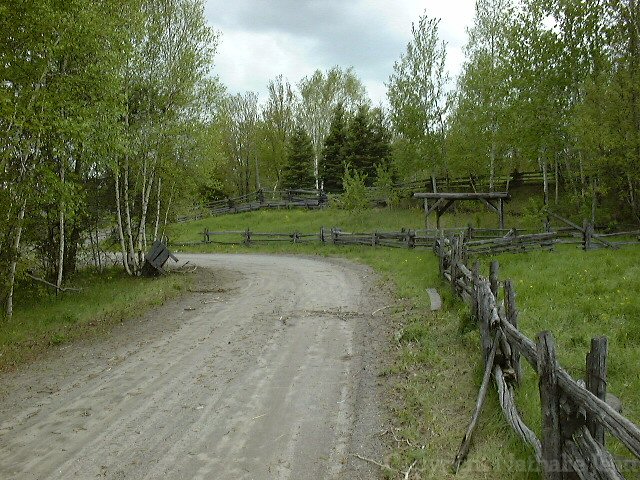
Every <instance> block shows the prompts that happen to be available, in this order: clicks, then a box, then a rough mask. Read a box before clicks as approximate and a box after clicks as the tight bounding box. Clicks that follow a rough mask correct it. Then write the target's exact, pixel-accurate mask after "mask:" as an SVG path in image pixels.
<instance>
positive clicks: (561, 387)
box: [434, 236, 640, 480]
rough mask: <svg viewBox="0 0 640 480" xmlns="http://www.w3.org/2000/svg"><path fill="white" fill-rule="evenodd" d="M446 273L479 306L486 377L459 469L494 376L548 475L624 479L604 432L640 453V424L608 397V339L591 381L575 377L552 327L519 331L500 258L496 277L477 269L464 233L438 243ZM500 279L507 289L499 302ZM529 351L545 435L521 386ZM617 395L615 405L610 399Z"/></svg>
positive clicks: (600, 341) (597, 346)
mask: <svg viewBox="0 0 640 480" xmlns="http://www.w3.org/2000/svg"><path fill="white" fill-rule="evenodd" d="M434 249H435V251H436V254H437V255H438V257H439V265H440V272H441V274H442V275H443V276H444V278H445V279H446V280H447V281H448V282H449V283H450V284H451V289H452V290H453V292H455V293H456V294H457V295H460V296H461V297H462V298H463V299H464V300H465V301H466V302H468V303H469V304H470V306H471V313H472V317H473V319H474V320H475V321H476V322H477V324H478V327H479V329H480V338H481V345H482V352H483V358H484V362H485V375H484V378H483V381H482V384H481V387H480V392H479V395H478V400H477V402H476V408H475V410H474V412H473V415H472V418H471V422H470V423H469V428H468V430H467V433H466V435H465V437H464V438H463V441H462V444H461V446H460V449H459V451H458V454H457V455H456V457H455V459H454V462H453V465H452V468H453V470H454V471H457V470H458V469H459V468H460V466H461V464H462V463H463V462H464V459H465V458H466V456H467V453H468V451H469V448H470V444H471V437H472V435H473V432H474V429H475V426H476V423H477V420H478V417H479V415H480V413H481V411H482V407H483V404H484V399H485V398H486V391H487V386H488V382H489V378H490V377H493V379H494V383H495V385H496V388H497V391H498V398H499V403H500V406H501V408H502V411H503V414H504V416H505V419H506V420H507V422H508V423H509V424H510V425H511V427H512V428H513V429H514V430H515V432H516V433H517V434H518V435H519V436H520V437H521V438H522V439H523V441H525V442H526V443H527V444H529V445H530V446H531V448H532V449H533V451H534V454H535V457H536V460H537V461H538V463H539V465H540V467H541V470H542V472H543V478H545V479H558V480H559V479H568V478H576V477H575V476H576V475H577V477H578V478H581V479H621V478H624V477H623V476H622V474H621V473H620V471H619V469H618V467H617V465H616V461H617V460H618V459H617V458H616V457H614V456H613V455H612V454H611V453H610V452H609V451H608V450H606V448H605V437H604V432H605V431H608V432H609V433H610V434H611V435H613V436H615V437H616V438H617V439H618V440H620V442H622V444H623V445H625V446H626V447H627V448H628V449H629V451H630V452H631V453H632V454H633V455H634V456H635V457H636V459H640V429H639V428H638V426H636V425H635V424H634V423H633V422H632V421H630V420H629V419H627V418H626V417H624V416H623V415H622V414H621V413H620V412H619V411H618V410H617V409H616V408H615V407H617V406H618V402H617V401H615V400H617V399H615V397H608V395H607V339H606V338H605V337H598V338H594V339H592V341H591V351H590V352H589V353H588V355H587V361H586V373H585V381H584V382H581V381H576V380H574V379H573V378H572V377H571V376H570V375H569V374H568V373H567V372H566V370H564V369H563V368H562V366H560V365H559V363H558V361H557V358H556V351H555V343H554V339H553V335H552V334H551V333H550V332H541V333H539V334H538V336H537V338H536V341H535V342H534V341H533V340H531V339H529V338H528V337H526V336H525V335H524V334H522V333H521V332H520V330H519V329H518V310H517V306H516V301H515V298H516V295H515V290H514V287H513V283H512V282H511V281H508V280H507V281H505V282H500V281H499V279H498V271H499V265H498V262H493V263H492V264H491V272H490V275H489V277H488V278H486V277H483V276H482V275H480V274H479V264H478V263H477V262H476V264H475V265H474V267H473V268H472V269H470V268H469V267H468V266H467V264H466V261H467V257H466V250H465V248H464V239H463V237H462V236H460V237H457V238H454V239H453V240H452V241H450V242H446V241H445V240H444V239H439V240H438V241H436V244H435V247H434ZM500 285H503V290H504V293H503V295H502V299H503V300H502V301H501V302H500V301H498V298H499V290H500ZM521 356H522V357H524V358H525V360H527V361H528V362H529V363H530V364H531V366H532V367H533V369H534V371H536V372H537V374H538V376H539V393H540V401H541V412H540V414H541V417H542V436H541V438H540V439H538V438H537V436H536V435H535V433H534V432H533V431H532V430H531V429H530V428H529V427H528V426H527V425H526V423H525V422H524V420H523V419H522V417H521V416H520V414H519V412H518V409H517V406H516V403H515V397H514V391H515V389H516V388H517V387H518V385H519V383H520V382H521V380H522V375H523V373H522V369H521V365H520V359H521ZM608 398H609V400H610V403H611V405H610V404H609V403H607V399H608Z"/></svg>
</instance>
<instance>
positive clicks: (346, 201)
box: [340, 166, 369, 211]
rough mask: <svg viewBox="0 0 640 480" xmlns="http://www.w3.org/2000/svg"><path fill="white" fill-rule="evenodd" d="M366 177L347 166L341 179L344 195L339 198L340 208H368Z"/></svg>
mask: <svg viewBox="0 0 640 480" xmlns="http://www.w3.org/2000/svg"><path fill="white" fill-rule="evenodd" d="M366 180H367V176H366V174H362V173H360V172H358V171H357V170H353V169H352V168H351V167H350V166H347V168H345V170H344V176H343V177H342V184H343V185H344V193H343V194H342V196H341V197H340V208H343V209H345V210H352V211H353V210H355V211H359V210H364V209H366V208H369V190H368V189H367V185H366Z"/></svg>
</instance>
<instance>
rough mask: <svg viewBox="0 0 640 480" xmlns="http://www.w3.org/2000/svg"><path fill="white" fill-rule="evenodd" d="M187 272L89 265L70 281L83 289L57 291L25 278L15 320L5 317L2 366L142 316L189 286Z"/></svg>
mask: <svg viewBox="0 0 640 480" xmlns="http://www.w3.org/2000/svg"><path fill="white" fill-rule="evenodd" d="M189 281H190V278H189V277H188V276H186V275H177V274H175V275H167V276H163V277H159V278H140V277H136V278H132V277H129V276H127V275H126V274H125V273H124V272H122V271H121V269H117V268H113V269H110V270H107V271H105V272H103V273H101V274H99V273H96V272H93V271H90V270H85V271H82V272H80V273H78V274H76V275H75V276H74V277H73V278H72V279H71V280H70V283H71V284H72V285H73V286H77V287H80V288H81V291H80V292H74V291H68V292H64V293H62V294H60V295H59V296H56V295H55V294H53V293H51V290H50V289H48V287H43V286H42V285H39V284H34V283H25V284H22V285H20V286H19V288H18V289H17V291H16V299H15V311H14V315H13V318H12V319H11V320H10V321H7V320H0V370H6V369H10V368H13V367H15V366H17V365H19V364H21V363H24V362H27V361H29V360H31V359H34V358H36V357H37V356H38V355H41V354H42V353H43V352H45V351H46V350H47V349H50V348H51V347H54V346H56V345H60V344H63V343H66V342H70V341H73V340H75V339H79V338H84V337H88V336H91V335H96V334H99V333H101V332H104V331H106V330H108V328H109V326H110V325H113V324H115V323H118V322H122V321H124V320H126V319H129V318H131V317H136V316H139V315H141V314H142V313H144V312H145V311H147V310H148V309H150V308H152V307H154V306H157V305H160V304H162V303H163V302H164V301H166V300H167V299H169V298H171V297H174V296H176V295H179V294H180V293H181V292H182V291H184V290H185V289H186V286H187V284H188V282H189Z"/></svg>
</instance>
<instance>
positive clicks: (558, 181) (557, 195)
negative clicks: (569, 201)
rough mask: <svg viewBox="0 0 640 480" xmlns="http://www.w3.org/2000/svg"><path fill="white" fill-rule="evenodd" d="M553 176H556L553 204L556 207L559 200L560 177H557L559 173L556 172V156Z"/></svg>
mask: <svg viewBox="0 0 640 480" xmlns="http://www.w3.org/2000/svg"><path fill="white" fill-rule="evenodd" d="M554 168H555V175H556V181H555V189H556V191H555V194H556V196H555V203H556V205H557V204H558V201H559V200H560V175H559V171H558V156H557V155H556V162H555V166H554Z"/></svg>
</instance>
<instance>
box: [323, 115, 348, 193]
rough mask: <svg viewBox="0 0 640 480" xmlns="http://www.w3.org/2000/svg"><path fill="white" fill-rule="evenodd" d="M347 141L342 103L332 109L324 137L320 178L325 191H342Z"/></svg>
mask: <svg viewBox="0 0 640 480" xmlns="http://www.w3.org/2000/svg"><path fill="white" fill-rule="evenodd" d="M346 142H347V124H346V118H345V110H344V106H343V105H342V103H339V104H338V105H336V108H335V109H334V110H333V119H332V120H331V126H330V127H329V134H328V135H327V137H326V138H325V139H324V145H323V148H322V163H321V165H320V178H322V182H323V185H324V190H325V191H327V192H340V191H342V175H343V174H344V169H345V166H346V164H347V162H346V161H345V147H346Z"/></svg>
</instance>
